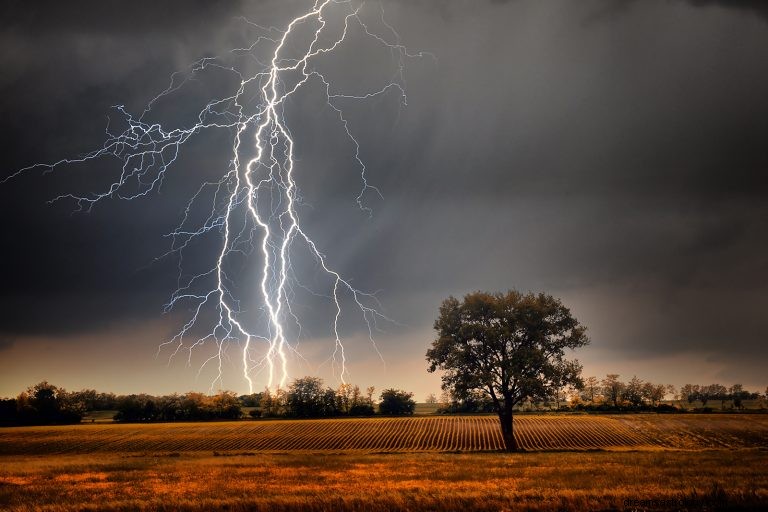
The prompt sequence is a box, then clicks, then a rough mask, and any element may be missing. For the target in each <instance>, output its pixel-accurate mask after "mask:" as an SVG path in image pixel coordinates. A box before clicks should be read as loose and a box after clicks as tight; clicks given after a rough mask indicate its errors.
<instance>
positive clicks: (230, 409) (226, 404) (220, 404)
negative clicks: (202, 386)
mask: <svg viewBox="0 0 768 512" xmlns="http://www.w3.org/2000/svg"><path fill="white" fill-rule="evenodd" d="M211 405H212V406H213V410H214V411H213V412H214V417H215V418H219V419H225V420H236V419H239V418H240V417H241V416H242V415H243V409H242V407H241V405H240V400H239V399H238V397H237V395H236V394H235V393H234V392H233V391H219V392H218V393H217V394H216V395H214V396H213V397H212V398H211Z"/></svg>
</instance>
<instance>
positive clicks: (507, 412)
mask: <svg viewBox="0 0 768 512" xmlns="http://www.w3.org/2000/svg"><path fill="white" fill-rule="evenodd" d="M435 330H436V331H437V333H438V338H437V339H436V340H435V341H434V342H432V348H431V349H429V350H428V351H427V361H428V362H429V364H430V366H429V371H430V372H434V371H436V370H441V371H442V381H443V389H445V390H450V392H451V393H453V395H454V396H457V397H462V396H466V395H468V394H471V393H472V392H473V391H481V392H483V393H485V394H487V395H488V396H490V397H491V400H492V401H493V405H494V408H495V410H496V412H497V413H498V415H499V420H500V422H501V431H502V435H503V437H504V444H505V447H506V449H507V450H508V451H513V450H516V449H517V444H516V442H515V436H514V433H513V424H512V412H513V408H514V407H515V406H516V405H518V404H519V403H521V402H522V401H524V400H525V399H527V398H530V399H531V400H544V399H546V397H548V396H549V395H551V393H552V391H553V390H554V389H558V388H560V387H563V386H565V385H572V386H575V387H579V388H580V387H581V386H582V381H581V378H580V374H581V365H580V364H579V362H578V361H576V360H573V361H568V360H566V359H565V349H574V348H578V347H582V346H584V345H586V344H588V343H589V339H588V338H587V336H586V335H585V334H584V333H585V331H586V328H585V327H583V326H581V325H580V324H579V322H578V321H576V319H575V318H573V316H571V312H570V311H569V310H568V308H566V307H565V306H563V304H562V303H561V302H560V301H559V300H558V299H555V298H554V297H552V296H551V295H546V294H543V293H539V294H533V293H528V294H522V293H520V292H518V291H516V290H510V291H508V292H507V293H486V292H475V293H470V294H468V295H466V296H465V297H464V301H462V302H460V301H459V300H457V299H456V298H454V297H449V298H448V299H446V300H444V301H443V303H442V305H441V306H440V316H439V317H438V318H437V320H436V321H435Z"/></svg>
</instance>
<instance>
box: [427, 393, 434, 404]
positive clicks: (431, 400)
mask: <svg viewBox="0 0 768 512" xmlns="http://www.w3.org/2000/svg"><path fill="white" fill-rule="evenodd" d="M424 402H426V403H428V404H436V403H437V397H436V396H435V394H434V393H430V394H428V395H427V398H425V399H424Z"/></svg>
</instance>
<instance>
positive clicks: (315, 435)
mask: <svg viewBox="0 0 768 512" xmlns="http://www.w3.org/2000/svg"><path fill="white" fill-rule="evenodd" d="M494 421H495V418H493V417H491V416H472V417H470V416H465V417H420V418H370V419H343V420H307V421H288V420H274V421H250V422H248V421H244V422H231V423H230V422H224V423H185V424H151V425H121V424H114V425H112V424H101V425H100V424H98V423H97V424H83V425H75V426H62V427H23V428H22V427H19V428H6V429H2V430H0V510H10V511H14V512H16V511H19V512H21V511H24V512H26V511H33V510H35V511H37V510H41V511H51V512H59V511H70V510H188V511H202V510H230V511H232V510H317V511H319V510H323V511H325V510H328V511H330V510H355V511H367V510H373V511H384V510H402V511H406V510H410V511H427V510H434V511H447V510H469V511H474V510H518V509H524V510H541V511H549V510H624V509H626V510H669V509H686V510H702V509H706V510H720V509H733V508H739V509H742V510H765V509H767V508H768V469H766V468H767V467H768V418H766V417H763V416H757V415H750V416H739V415H669V416H661V415H659V416H657V415H625V416H618V415H617V416H568V415H563V416H521V417H518V418H517V419H516V420H515V425H516V429H517V432H518V435H519V436H520V437H519V439H520V440H521V441H522V442H523V444H524V445H525V446H526V448H527V449H529V450H534V451H531V452H528V453H514V454H505V453H500V452H498V451H493V450H495V448H496V447H497V445H494V444H493V443H497V444H498V443H499V442H500V440H498V426H497V425H495V423H494ZM494 429H495V430H496V433H495V434H494V433H493V432H494ZM494 439H495V440H496V441H493V440H494ZM458 450H467V451H463V452H461V453H456V452H457V451H458ZM476 450H485V451H476Z"/></svg>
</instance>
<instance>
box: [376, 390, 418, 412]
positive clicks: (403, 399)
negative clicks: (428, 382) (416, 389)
mask: <svg viewBox="0 0 768 512" xmlns="http://www.w3.org/2000/svg"><path fill="white" fill-rule="evenodd" d="M415 408H416V402H414V401H413V393H409V392H407V391H403V390H401V389H385V390H384V391H382V392H381V402H380V403H379V412H380V413H381V414H396V415H403V414H413V410H414V409H415Z"/></svg>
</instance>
